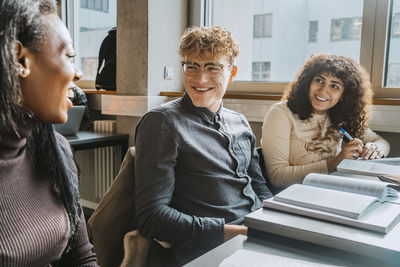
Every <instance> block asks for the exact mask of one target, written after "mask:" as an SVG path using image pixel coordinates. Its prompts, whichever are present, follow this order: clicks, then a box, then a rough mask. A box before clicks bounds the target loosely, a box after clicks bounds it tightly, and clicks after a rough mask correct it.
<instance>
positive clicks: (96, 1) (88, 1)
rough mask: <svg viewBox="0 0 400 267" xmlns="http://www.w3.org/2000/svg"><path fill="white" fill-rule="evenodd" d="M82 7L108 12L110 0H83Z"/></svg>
mask: <svg viewBox="0 0 400 267" xmlns="http://www.w3.org/2000/svg"><path fill="white" fill-rule="evenodd" d="M81 8H88V9H93V10H97V11H103V12H108V0H81Z"/></svg>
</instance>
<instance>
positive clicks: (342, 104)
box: [282, 54, 373, 138]
mask: <svg viewBox="0 0 400 267" xmlns="http://www.w3.org/2000/svg"><path fill="white" fill-rule="evenodd" d="M324 72H326V73H329V74H331V75H333V76H335V77H337V78H339V79H340V80H342V82H343V84H344V92H343V94H342V97H341V99H340V100H339V102H338V103H337V104H336V105H335V106H334V107H332V108H330V109H329V110H328V115H329V118H330V120H331V123H332V125H331V127H332V128H335V129H339V127H343V128H344V129H346V131H348V132H349V133H350V135H352V136H354V137H357V138H361V137H362V136H363V135H364V133H365V130H366V129H367V127H368V119H369V116H370V108H371V105H372V96H373V92H372V86H371V83H370V81H369V80H370V79H369V75H368V73H367V71H366V70H365V69H364V68H363V67H362V66H361V65H360V64H358V63H357V62H356V61H355V60H353V59H351V58H348V57H344V56H336V55H328V54H321V55H316V56H312V57H311V58H310V59H309V60H307V62H306V63H305V64H304V65H303V67H301V68H300V70H299V72H298V74H297V78H296V80H295V81H294V82H292V83H291V84H290V85H289V88H288V89H287V90H286V91H285V92H284V95H283V97H282V99H287V100H288V102H287V105H288V107H289V109H290V110H291V111H292V112H293V113H294V114H297V115H298V116H299V118H300V119H301V120H307V119H309V118H311V117H312V114H313V107H312V105H311V103H310V99H309V95H308V94H309V93H308V92H309V88H310V84H311V81H312V79H313V78H314V77H315V76H317V75H320V74H321V73H324Z"/></svg>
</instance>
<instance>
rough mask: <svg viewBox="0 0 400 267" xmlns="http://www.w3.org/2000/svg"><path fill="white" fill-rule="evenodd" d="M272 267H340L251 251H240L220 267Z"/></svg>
mask: <svg viewBox="0 0 400 267" xmlns="http://www.w3.org/2000/svg"><path fill="white" fill-rule="evenodd" d="M243 266H256V267H271V266H274V267H276V266H287V267H307V266H311V267H313V266H315V267H319V266H321V267H322V266H338V265H327V264H321V263H315V262H311V261H305V260H298V259H293V258H288V257H283V256H278V255H273V254H266V253H260V252H255V251H250V250H244V249H239V250H237V251H236V252H235V253H233V254H232V255H231V256H229V257H228V258H226V259H224V260H223V261H222V262H221V263H220V264H219V265H218V267H243Z"/></svg>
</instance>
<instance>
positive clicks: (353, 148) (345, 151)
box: [326, 138, 363, 172]
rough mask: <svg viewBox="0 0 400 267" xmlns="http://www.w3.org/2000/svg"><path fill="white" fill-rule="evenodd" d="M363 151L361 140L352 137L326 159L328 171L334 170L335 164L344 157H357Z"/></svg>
mask: <svg viewBox="0 0 400 267" xmlns="http://www.w3.org/2000/svg"><path fill="white" fill-rule="evenodd" d="M362 152H363V142H362V141H361V140H360V139H357V138H354V139H353V140H351V141H350V142H348V143H347V144H346V145H345V146H344V147H343V148H342V151H340V153H339V154H338V155H337V156H336V157H335V158H333V159H329V160H327V161H326V163H327V165H328V171H330V172H332V171H336V167H337V165H339V163H340V162H341V161H342V160H344V159H357V158H358V157H360V156H361V155H362Z"/></svg>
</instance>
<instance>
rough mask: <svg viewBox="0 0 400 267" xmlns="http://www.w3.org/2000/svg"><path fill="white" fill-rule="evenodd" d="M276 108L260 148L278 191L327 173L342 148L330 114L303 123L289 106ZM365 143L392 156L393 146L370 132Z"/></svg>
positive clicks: (269, 116) (265, 126)
mask: <svg viewBox="0 0 400 267" xmlns="http://www.w3.org/2000/svg"><path fill="white" fill-rule="evenodd" d="M286 103H287V101H284V102H279V103H276V104H274V105H273V106H272V107H271V108H270V109H269V111H268V112H267V114H266V116H265V118H264V124H263V129H262V140H261V148H262V152H263V156H264V160H265V167H266V169H267V173H268V177H269V179H270V181H271V183H272V184H273V185H274V186H275V187H277V188H281V187H286V186H289V185H291V184H294V183H301V182H302V181H303V179H304V177H305V176H306V175H307V174H309V173H312V172H315V173H328V167H327V163H326V160H328V159H331V158H334V157H336V156H337V155H338V154H339V152H340V151H341V148H342V138H341V135H340V133H339V132H338V131H337V130H334V129H331V128H330V127H329V126H330V125H331V122H330V120H329V117H328V116H327V114H323V115H318V114H313V117H312V119H309V120H300V119H299V118H298V116H297V115H295V114H293V113H292V112H291V111H290V109H289V108H288V107H287V105H286ZM361 140H362V141H363V143H364V144H365V143H367V142H374V143H376V144H378V145H379V146H380V148H381V149H383V151H384V153H385V155H388V154H389V151H390V145H389V143H388V142H387V141H386V140H384V139H383V138H382V137H380V136H379V135H377V134H376V133H374V132H373V131H372V130H371V129H368V130H367V131H366V133H365V135H364V136H363V138H361Z"/></svg>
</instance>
